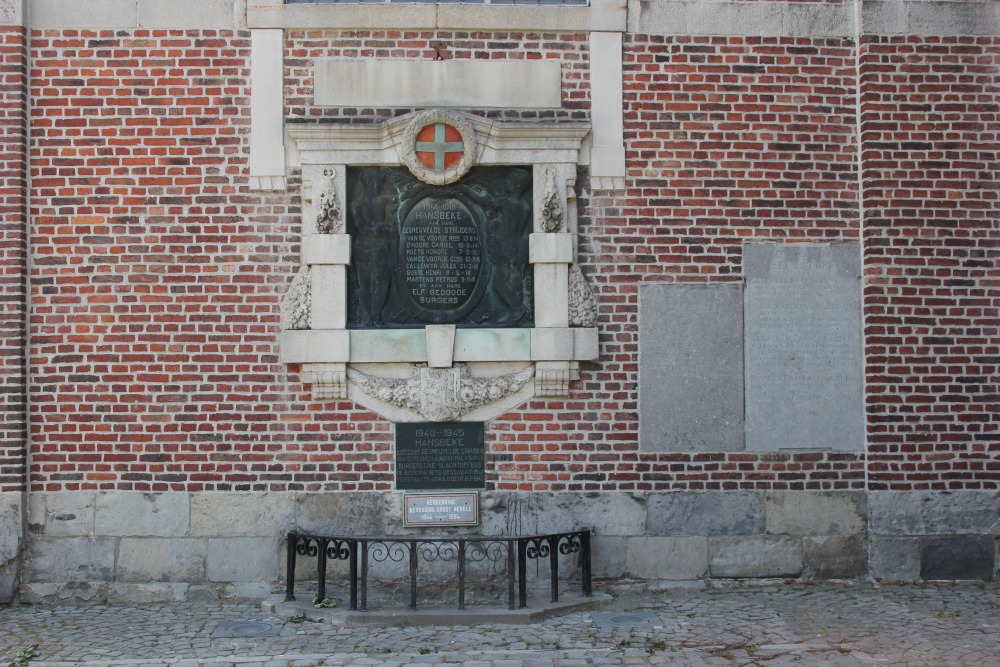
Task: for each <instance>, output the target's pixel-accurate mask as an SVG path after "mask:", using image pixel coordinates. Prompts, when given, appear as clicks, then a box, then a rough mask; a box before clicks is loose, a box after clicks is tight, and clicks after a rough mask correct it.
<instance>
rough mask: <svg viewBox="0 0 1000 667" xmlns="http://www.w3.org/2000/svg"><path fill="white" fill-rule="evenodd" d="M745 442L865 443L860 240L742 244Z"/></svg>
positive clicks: (792, 445)
mask: <svg viewBox="0 0 1000 667" xmlns="http://www.w3.org/2000/svg"><path fill="white" fill-rule="evenodd" d="M743 270H744V276H745V278H746V290H745V293H744V310H745V313H744V326H745V335H744V359H745V364H746V378H745V384H746V417H745V419H746V448H747V450H749V451H778V450H782V449H832V450H844V451H859V450H861V449H862V448H863V446H864V428H863V419H862V417H863V414H864V413H863V409H862V403H861V394H862V392H861V387H862V384H863V383H862V377H861V290H860V285H859V280H860V273H861V266H860V255H859V250H858V244H857V243H838V244H834V245H819V244H814V245H798V244H795V245H792V244H773V243H767V244H765V243H750V244H746V245H744V247H743Z"/></svg>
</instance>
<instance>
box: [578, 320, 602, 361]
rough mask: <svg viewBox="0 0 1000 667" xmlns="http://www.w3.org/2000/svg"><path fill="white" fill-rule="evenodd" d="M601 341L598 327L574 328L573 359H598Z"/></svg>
mask: <svg viewBox="0 0 1000 667" xmlns="http://www.w3.org/2000/svg"><path fill="white" fill-rule="evenodd" d="M600 349H601V346H600V342H599V339H598V335H597V328H596V327H589V328H586V329H573V359H574V360H576V361H597V360H598V359H599V358H600V356H601V355H600Z"/></svg>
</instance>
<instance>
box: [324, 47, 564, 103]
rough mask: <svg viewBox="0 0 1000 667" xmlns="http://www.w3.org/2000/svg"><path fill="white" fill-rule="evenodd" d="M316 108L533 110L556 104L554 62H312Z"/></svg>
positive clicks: (558, 80) (558, 77) (558, 84)
mask: <svg viewBox="0 0 1000 667" xmlns="http://www.w3.org/2000/svg"><path fill="white" fill-rule="evenodd" d="M314 96H315V103H316V104H317V105H318V106H333V107H366V108H372V107H374V108H393V107H402V108H412V107H461V108H464V109H470V108H480V109H486V108H497V107H500V108H505V109H537V108H550V109H553V108H559V107H560V106H561V105H562V69H561V66H560V64H559V63H558V62H556V61H554V60H458V59H456V60H430V59H424V60H377V59H374V58H368V59H364V60H332V59H322V60H317V61H316V86H315V93H314Z"/></svg>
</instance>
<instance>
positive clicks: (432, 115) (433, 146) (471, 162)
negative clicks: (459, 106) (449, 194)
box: [400, 109, 479, 185]
mask: <svg viewBox="0 0 1000 667" xmlns="http://www.w3.org/2000/svg"><path fill="white" fill-rule="evenodd" d="M428 128H431V129H430V132H429V133H428V134H432V135H433V139H431V138H430V137H422V136H421V134H422V133H425V131H427V130H428ZM446 132H447V133H448V134H452V133H454V132H457V134H458V135H459V136H460V137H461V142H458V141H450V140H449V139H448V138H447V137H446V136H444V135H445V133H446ZM459 144H460V145H459ZM400 146H401V155H400V158H401V160H402V162H403V164H405V165H406V166H407V168H408V169H409V170H410V172H412V173H413V175H414V176H416V177H417V178H418V179H420V180H421V181H423V182H424V183H427V184H429V185H448V184H450V183H454V182H455V181H457V180H458V179H460V178H462V177H463V176H465V174H466V173H468V171H469V170H470V169H472V167H474V166H475V165H476V161H477V159H478V158H479V141H478V139H477V138H476V130H475V129H474V128H473V127H472V125H471V124H470V123H469V121H467V120H466V119H465V118H464V117H463V116H462V115H461V114H457V113H454V112H452V111H448V110H445V109H429V110H427V111H424V112H421V113H418V114H417V115H416V116H414V117H413V118H412V119H411V120H410V122H409V124H408V125H407V126H406V130H405V131H404V132H403V139H402V141H401V143H400ZM422 149H423V150H422ZM459 152H461V154H462V155H461V158H460V159H458V160H457V162H455V163H454V164H449V165H447V166H446V165H445V164H439V165H435V166H428V165H426V164H425V163H424V162H422V161H421V156H420V155H419V154H426V153H432V154H435V155H440V156H442V160H441V162H442V163H444V162H445V160H444V156H446V155H448V154H457V153H459ZM438 167H440V168H438Z"/></svg>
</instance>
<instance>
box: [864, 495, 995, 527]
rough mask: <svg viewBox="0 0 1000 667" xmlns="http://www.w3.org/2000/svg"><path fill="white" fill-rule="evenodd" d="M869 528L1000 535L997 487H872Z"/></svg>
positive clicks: (869, 498)
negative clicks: (937, 489) (951, 489)
mask: <svg viewBox="0 0 1000 667" xmlns="http://www.w3.org/2000/svg"><path fill="white" fill-rule="evenodd" d="M868 502H869V504H870V506H871V531H872V532H873V533H875V534H880V535H935V534H949V535H950V534H979V535H1000V493H998V492H996V491H954V492H934V491H874V492H872V493H870V494H869V497H868Z"/></svg>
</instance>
